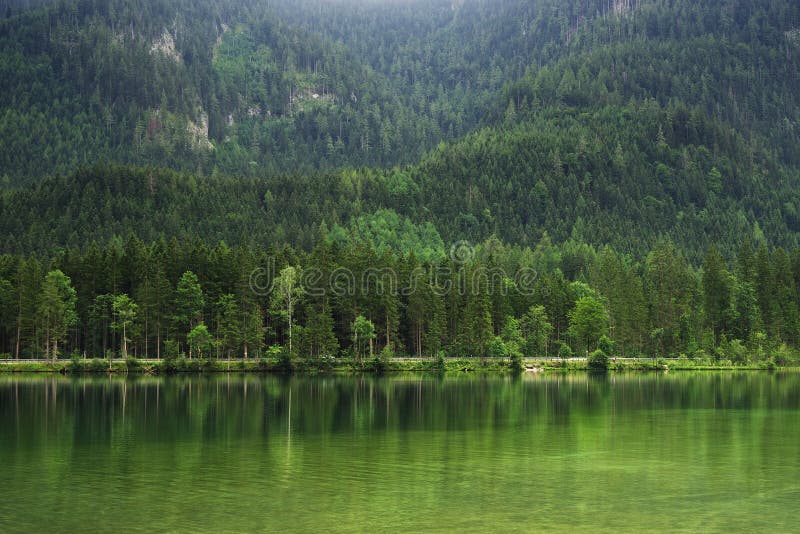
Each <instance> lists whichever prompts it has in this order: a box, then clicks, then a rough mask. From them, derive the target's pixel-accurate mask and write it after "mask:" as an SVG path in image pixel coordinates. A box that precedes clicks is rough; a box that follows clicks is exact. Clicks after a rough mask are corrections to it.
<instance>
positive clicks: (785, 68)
mask: <svg viewBox="0 0 800 534" xmlns="http://www.w3.org/2000/svg"><path fill="white" fill-rule="evenodd" d="M0 17H2V19H0V235H2V241H0V354H3V355H4V356H8V357H12V358H57V357H60V358H72V357H89V358H94V357H97V358H103V357H107V356H117V357H136V358H178V357H179V356H185V357H187V358H195V359H208V358H214V359H223V358H225V359H227V358H248V359H251V358H252V359H258V358H262V357H265V356H266V355H272V356H275V355H277V354H281V355H284V356H285V357H288V358H311V359H317V360H319V359H322V358H328V357H330V358H336V357H340V356H344V357H351V358H355V359H365V358H372V357H375V356H376V355H381V354H382V355H384V356H387V357H388V356H390V355H409V356H417V357H423V358H432V359H433V358H439V357H445V356H451V357H462V356H463V357H467V356H469V357H476V358H480V359H481V360H491V359H502V358H516V359H521V358H523V357H525V358H532V357H548V356H553V357H562V358H565V359H566V358H568V357H571V356H573V355H578V356H585V355H587V354H593V353H596V352H597V351H599V352H600V353H602V354H603V355H605V356H648V357H659V356H671V357H686V358H690V359H691V358H695V359H698V360H704V359H712V360H715V361H729V362H733V363H746V362H748V361H765V362H775V363H777V364H781V365H783V364H786V363H788V362H791V361H794V360H795V359H796V357H797V353H798V350H800V311H799V309H800V102H799V101H798V98H799V96H798V92H797V87H799V86H800V5H798V4H797V3H796V2H791V1H788V0H769V1H767V0H759V1H757V2H749V1H744V0H709V1H707V2H702V3H697V2H690V1H688V0H674V1H669V2H667V1H661V0H615V1H608V0H569V1H566V2H564V1H556V0H536V1H523V0H497V1H489V0H463V1H451V0H447V1H445V0H434V1H429V2H423V1H421V0H402V1H397V2H372V1H366V0H300V1H289V0H271V1H269V2H258V1H255V0H246V1H237V2H233V1H230V0H203V1H200V2H185V1H184V0H158V1H145V0H112V1H111V2H95V1H91V0H53V1H30V2H23V1H18V0H5V1H4V2H0Z"/></svg>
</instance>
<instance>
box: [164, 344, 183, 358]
mask: <svg viewBox="0 0 800 534" xmlns="http://www.w3.org/2000/svg"><path fill="white" fill-rule="evenodd" d="M179 356H180V350H179V349H178V342H177V341H174V340H172V339H168V340H167V341H165V342H164V362H175V360H177V359H178V357H179Z"/></svg>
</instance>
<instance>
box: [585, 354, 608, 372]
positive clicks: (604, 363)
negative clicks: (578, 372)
mask: <svg viewBox="0 0 800 534" xmlns="http://www.w3.org/2000/svg"><path fill="white" fill-rule="evenodd" d="M589 369H591V370H592V371H607V370H608V355H607V354H606V353H605V352H603V351H602V350H600V349H597V350H596V351H594V352H593V353H591V354H590V355H589Z"/></svg>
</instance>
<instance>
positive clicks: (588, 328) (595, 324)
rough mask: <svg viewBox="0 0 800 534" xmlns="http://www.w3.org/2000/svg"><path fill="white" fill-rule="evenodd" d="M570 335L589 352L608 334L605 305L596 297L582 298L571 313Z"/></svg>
mask: <svg viewBox="0 0 800 534" xmlns="http://www.w3.org/2000/svg"><path fill="white" fill-rule="evenodd" d="M569 333H570V334H571V335H572V336H573V337H574V338H575V340H576V341H578V342H579V343H580V344H581V345H583V347H584V348H585V349H586V350H587V351H589V350H593V349H595V348H597V342H598V341H599V340H600V337H601V336H603V335H604V334H608V314H607V313H606V309H605V307H604V306H603V303H602V302H600V300H599V299H597V298H595V297H589V296H586V297H581V298H580V299H578V301H577V302H576V303H575V307H574V308H573V309H572V311H570V312H569Z"/></svg>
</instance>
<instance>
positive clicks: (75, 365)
mask: <svg viewBox="0 0 800 534" xmlns="http://www.w3.org/2000/svg"><path fill="white" fill-rule="evenodd" d="M67 370H68V371H69V372H70V373H81V372H83V362H82V361H81V358H80V356H77V355H75V354H73V355H72V358H70V361H69V365H68V366H67Z"/></svg>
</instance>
